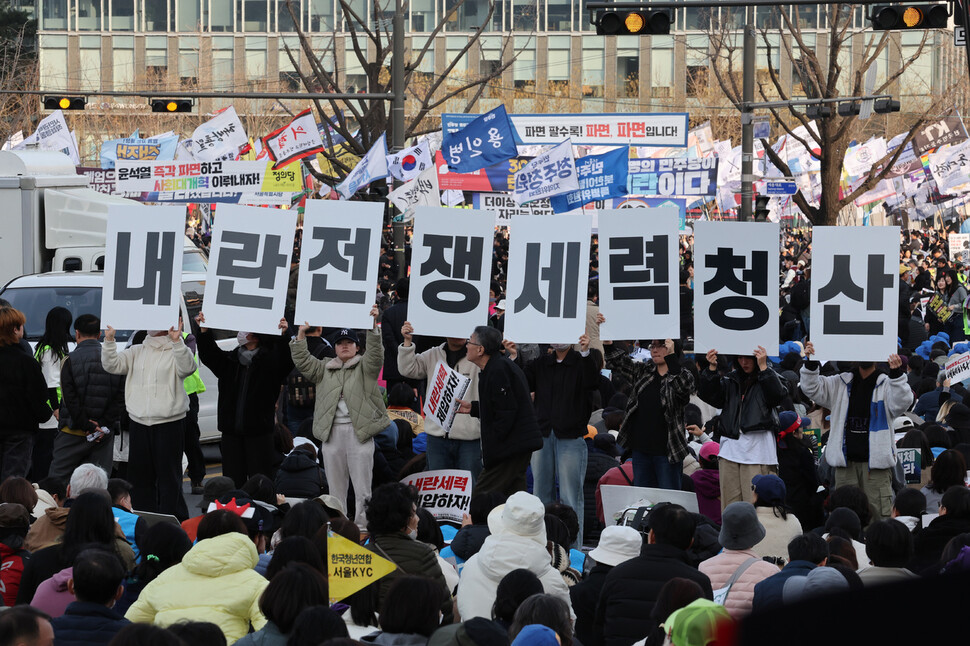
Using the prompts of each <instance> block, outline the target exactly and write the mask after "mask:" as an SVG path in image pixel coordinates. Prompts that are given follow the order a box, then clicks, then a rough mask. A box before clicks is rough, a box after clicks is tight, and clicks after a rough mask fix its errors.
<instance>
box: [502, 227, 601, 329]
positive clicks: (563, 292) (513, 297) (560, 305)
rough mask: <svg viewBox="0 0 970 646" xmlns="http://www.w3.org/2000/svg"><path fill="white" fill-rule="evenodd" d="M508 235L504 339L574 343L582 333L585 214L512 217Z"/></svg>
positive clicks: (586, 243)
mask: <svg viewBox="0 0 970 646" xmlns="http://www.w3.org/2000/svg"><path fill="white" fill-rule="evenodd" d="M512 231H513V233H512V235H511V236H510V237H509V274H508V275H509V279H508V291H507V293H506V297H505V300H506V310H505V338H507V339H510V340H512V341H515V342H516V343H576V342H577V341H578V340H579V337H580V336H582V335H583V334H584V333H585V331H586V290H587V283H588V281H589V236H590V233H591V232H592V221H591V218H590V216H588V215H586V214H585V213H567V214H563V215H515V216H512Z"/></svg>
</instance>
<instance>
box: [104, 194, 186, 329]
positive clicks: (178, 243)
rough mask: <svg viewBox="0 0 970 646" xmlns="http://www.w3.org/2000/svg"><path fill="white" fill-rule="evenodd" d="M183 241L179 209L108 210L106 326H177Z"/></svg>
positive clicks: (182, 211) (182, 215)
mask: <svg viewBox="0 0 970 646" xmlns="http://www.w3.org/2000/svg"><path fill="white" fill-rule="evenodd" d="M184 240H185V209H183V208H181V207H177V206H137V207H130V206H124V205H111V206H109V207H108V224H107V233H106V238H105V254H104V295H103V297H102V301H101V313H100V314H101V320H102V321H104V324H105V325H110V326H111V327H113V328H120V329H132V330H158V329H165V330H167V329H168V328H170V327H176V328H177V327H178V324H179V294H180V293H181V285H182V247H183V242H184ZM186 327H188V326H186Z"/></svg>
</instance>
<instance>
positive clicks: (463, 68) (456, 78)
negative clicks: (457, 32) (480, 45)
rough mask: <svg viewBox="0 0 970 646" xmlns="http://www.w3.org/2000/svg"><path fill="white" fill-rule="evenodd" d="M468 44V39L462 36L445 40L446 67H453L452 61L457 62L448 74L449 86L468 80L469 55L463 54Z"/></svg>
mask: <svg viewBox="0 0 970 646" xmlns="http://www.w3.org/2000/svg"><path fill="white" fill-rule="evenodd" d="M466 44H468V39H467V38H462V37H461V36H448V38H447V39H446V40H445V47H446V49H445V52H446V54H445V65H446V66H447V65H451V63H452V61H456V62H455V66H454V67H453V68H451V72H450V73H449V74H448V83H449V85H458V84H461V83H464V82H465V81H467V80H468V53H467V52H466V53H464V54H462V53H461V50H462V48H463V47H464V46H465V45H466ZM459 55H460V56H461V57H460V58H459Z"/></svg>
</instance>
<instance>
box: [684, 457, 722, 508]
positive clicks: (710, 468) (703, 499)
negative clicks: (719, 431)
mask: <svg viewBox="0 0 970 646" xmlns="http://www.w3.org/2000/svg"><path fill="white" fill-rule="evenodd" d="M720 448H721V445H720V444H718V443H717V442H704V444H703V445H702V446H701V450H700V451H698V452H697V460H698V462H699V463H700V465H701V468H700V469H698V470H697V471H695V472H694V473H692V474H690V479H691V481H693V483H694V493H695V494H697V511H699V512H700V513H701V514H703V515H705V516H707V517H708V518H710V519H711V520H712V521H714V522H715V523H717V524H718V525H720V524H721V485H720V481H721V477H720V473H718V470H717V452H718V450H719V449H720Z"/></svg>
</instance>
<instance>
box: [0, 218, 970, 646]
mask: <svg viewBox="0 0 970 646" xmlns="http://www.w3.org/2000/svg"><path fill="white" fill-rule="evenodd" d="M693 245H694V240H693V236H691V235H686V236H681V237H680V240H679V247H678V249H679V276H676V277H675V278H677V282H678V289H679V301H680V336H679V338H666V339H631V340H628V341H626V342H621V341H610V340H603V336H602V335H601V334H600V329H601V326H603V325H606V324H608V322H609V321H610V320H611V312H610V311H608V310H606V309H605V308H604V309H603V310H601V309H600V307H599V305H598V303H599V300H600V299H599V282H598V276H599V274H600V261H601V260H603V261H604V263H605V262H607V261H606V259H605V257H603V258H601V255H600V253H599V251H598V245H597V239H596V238H595V237H594V238H593V240H592V242H591V245H590V248H589V249H590V251H589V265H590V273H589V277H590V280H589V284H588V291H587V296H588V301H587V303H586V304H585V307H586V321H587V323H586V329H585V333H584V334H582V335H581V336H579V337H578V338H577V339H576V341H575V343H574V344H563V343H553V344H534V343H517V342H516V339H515V338H506V336H505V335H504V330H505V312H506V308H507V307H509V306H510V302H508V301H507V296H508V294H507V293H506V290H507V289H508V281H509V280H511V279H512V277H511V276H509V275H508V273H509V267H508V257H509V238H508V235H507V233H504V234H500V233H496V236H495V239H494V246H493V248H492V257H491V275H490V292H489V318H488V321H487V325H486V324H484V321H483V324H482V325H480V326H478V327H474V328H473V329H469V330H468V334H467V337H461V338H451V337H448V338H438V337H434V336H430V335H427V334H422V330H421V329H420V326H419V325H417V324H414V323H413V322H412V319H411V317H409V310H408V301H409V296H410V294H409V286H410V282H411V281H410V280H409V278H408V277H404V278H398V275H399V273H401V272H399V267H398V264H397V261H396V260H395V257H394V254H393V246H392V245H391V241H390V238H389V235H387V234H385V239H384V240H383V241H382V249H381V254H380V259H379V266H380V268H379V270H378V279H379V280H378V285H376V286H375V288H376V289H375V291H376V298H375V300H374V304H373V307H372V309H371V317H372V325H371V326H370V327H369V328H368V329H361V330H355V329H346V328H345V329H331V328H321V327H314V326H311V325H308V324H305V323H303V322H300V321H295V320H294V316H293V310H292V302H291V303H290V306H288V308H287V311H286V316H285V317H284V318H283V319H281V320H280V321H279V326H278V327H279V333H278V334H276V335H271V334H263V333H252V332H247V331H246V330H245V329H244V330H241V331H238V335H237V337H236V343H235V347H234V348H233V349H231V350H227V349H224V348H223V347H221V346H220V345H219V344H218V343H217V338H216V337H215V335H214V334H213V330H211V329H209V327H207V321H206V314H205V313H204V312H202V313H199V314H198V316H196V317H195V319H194V320H182V321H181V322H180V325H179V326H178V327H175V326H172V327H170V328H169V329H154V330H153V329H149V330H144V331H142V332H139V333H136V334H134V335H133V336H132V339H131V341H130V342H129V343H127V344H124V343H122V342H120V341H118V340H117V339H116V331H115V329H114V328H113V327H111V323H112V322H111V321H101V320H99V318H98V317H99V314H100V313H99V312H86V313H83V314H81V315H80V316H77V317H76V318H74V319H73V320H72V318H71V313H70V312H68V311H67V310H65V309H64V308H54V309H53V310H51V311H50V313H49V314H48V315H47V318H46V321H45V322H44V323H45V332H44V335H43V337H42V338H41V340H40V342H39V343H38V344H37V346H36V348H31V347H30V346H29V344H27V343H26V341H25V340H24V339H23V330H24V326H25V323H26V321H25V318H24V316H23V314H22V313H21V312H20V311H18V310H16V309H14V308H13V307H11V306H9V304H7V303H2V304H0V305H2V308H0V382H2V384H0V413H2V414H0V425H2V431H0V479H2V483H0V503H2V504H0V594H2V601H3V605H5V606H7V608H6V609H4V610H2V611H0V646H4V645H6V644H52V643H53V644H57V645H64V646H67V645H95V644H111V645H112V646H127V645H134V644H139V645H140V644H150V645H152V646H154V645H166V646H167V645H172V646H180V645H185V646H194V645H197V644H198V645H203V644H205V645H218V644H240V645H243V646H253V645H262V646H275V645H279V646H283V645H288V646H317V645H318V644H327V645H331V646H337V645H340V646H343V645H345V644H358V643H359V644H385V645H395V646H425V645H427V646H450V645H462V646H465V645H476V646H493V645H494V646H499V645H509V644H512V645H519V644H527V645H546V644H548V645H561V646H570V645H576V646H580V645H585V646H600V645H603V646H630V645H632V644H651V645H654V644H656V645H660V644H668V643H669V644H674V645H675V646H693V645H695V644H696V645H703V644H736V643H737V644H740V643H745V644H763V643H773V642H776V641H778V640H780V639H784V640H785V641H786V642H790V643H797V644H800V643H806V644H807V643H848V642H849V640H852V641H853V642H858V641H859V640H860V639H870V640H879V639H882V640H884V641H883V643H901V642H903V641H906V640H907V639H914V638H919V637H913V636H914V635H916V636H921V637H922V638H925V637H927V636H928V635H929V634H931V633H930V631H932V630H933V629H934V627H935V628H936V629H941V630H947V631H948V630H951V629H952V630H954V631H957V630H958V629H957V628H956V626H957V625H958V617H959V615H957V614H955V613H954V611H955V610H956V608H957V607H958V606H957V604H958V603H961V602H962V599H965V590H966V584H967V582H968V572H970V489H968V488H967V484H966V482H965V480H966V477H967V474H968V467H967V465H968V462H970V406H968V405H970V396H968V392H967V390H966V388H965V387H964V383H963V382H962V381H957V380H951V379H950V378H949V377H948V376H947V371H946V370H945V365H946V363H947V361H948V360H949V359H950V358H951V357H952V356H956V355H959V354H961V353H964V352H967V351H968V350H970V347H968V341H967V338H968V336H970V311H967V308H968V307H970V300H968V292H967V287H966V285H967V281H968V273H970V263H964V262H963V260H970V259H967V258H962V257H958V256H957V255H956V254H951V253H950V250H949V249H948V246H947V239H946V237H945V235H944V233H943V232H942V231H932V230H923V231H908V232H906V231H904V232H903V234H902V236H901V240H900V255H899V266H898V270H899V278H900V280H899V303H898V330H895V333H896V335H897V336H898V342H897V349H896V350H895V352H892V353H891V354H889V355H888V356H887V357H886V358H885V360H884V361H881V362H843V361H839V360H838V357H817V356H816V353H815V347H814V344H813V342H812V338H813V335H812V331H813V328H814V326H816V325H821V320H822V314H821V313H818V314H817V315H816V316H815V317H812V316H811V307H810V305H811V298H810V294H811V281H812V269H813V265H812V253H813V251H812V232H811V230H798V229H788V230H782V239H781V241H780V246H781V253H780V266H779V267H778V273H777V278H778V282H779V285H780V298H779V303H778V308H779V310H780V317H779V321H780V324H779V330H778V337H777V338H778V340H780V345H779V346H778V347H779V354H777V355H770V354H769V352H768V351H767V350H766V349H765V347H763V346H769V345H771V344H773V343H774V339H768V338H766V339H765V342H764V343H763V344H760V345H758V346H757V347H752V348H751V352H750V353H749V354H744V355H737V356H725V355H724V354H722V353H719V352H718V351H717V349H705V350H704V351H695V349H694V333H695V329H694V328H695V319H694V312H693V304H694V299H695V294H696V293H697V291H696V289H697V288H696V287H695V285H694V246H693ZM415 253H416V252H415ZM408 259H409V260H410V250H409V255H408ZM302 261H303V260H301V259H300V258H299V256H298V255H294V257H293V267H294V269H293V270H291V276H295V275H296V270H295V267H297V266H298V265H299V263H300V262H302ZM293 282H294V284H292V285H291V294H290V297H291V300H292V298H295V294H296V285H295V279H294V281H293ZM210 316H211V314H210ZM240 323H242V324H243V325H242V327H244V328H245V327H246V326H245V324H244V323H245V322H244V321H240ZM159 327H160V328H164V327H167V326H159ZM769 341H770V343H769ZM819 359H823V360H819ZM199 364H202V365H204V366H206V367H207V368H208V369H209V370H210V371H211V372H212V374H214V375H215V377H216V379H217V380H218V429H219V431H220V433H221V440H220V449H221V454H222V472H221V475H207V474H206V465H205V460H204V457H203V455H202V452H201V450H200V447H199V431H198V421H197V417H198V395H199V393H200V392H202V390H203V389H204V388H205V384H204V383H203V382H202V379H201V377H200V375H199V370H198V369H199ZM439 364H443V365H444V366H447V367H448V368H450V369H452V370H453V371H455V372H457V373H458V374H460V375H461V376H462V377H464V378H467V380H468V386H467V390H466V391H465V392H464V394H463V395H461V396H460V397H457V398H456V409H457V413H456V414H455V415H454V417H453V419H452V420H449V421H448V422H447V423H444V422H442V418H439V417H437V416H430V415H424V414H423V412H422V411H423V410H424V406H425V403H426V401H427V399H428V398H434V397H436V396H437V395H436V394H435V393H436V392H437V386H436V384H435V380H436V378H437V377H436V366H438V365H439ZM211 385H212V384H210V386H211ZM965 399H966V403H965V402H964V400H965ZM105 431H108V433H107V434H105ZM120 445H123V447H122V446H120ZM122 449H123V450H122ZM183 455H184V458H183ZM904 455H905V456H908V457H907V458H906V459H903V458H902V457H901V456H904ZM456 470H457V471H459V475H454V474H453V471H456ZM439 471H448V472H449V473H452V475H444V476H429V478H431V479H432V480H433V481H434V482H435V483H436V485H437V486H438V488H441V489H449V488H451V489H456V490H459V491H462V490H465V491H468V492H470V496H469V497H468V499H467V500H465V501H464V504H465V511H466V512H467V513H464V515H463V516H461V521H460V522H456V521H457V519H455V520H454V521H453V520H442V519H441V518H440V517H438V516H437V515H436V513H434V512H436V507H440V506H451V505H450V502H449V504H448V505H440V504H437V505H436V504H431V505H428V504H426V503H427V502H428V501H429V496H428V495H427V494H423V493H422V491H424V488H423V487H416V486H414V485H413V484H412V485H409V484H405V483H404V481H406V480H409V479H411V480H409V481H412V482H413V478H414V477H417V478H418V482H421V481H422V477H421V476H420V475H419V474H424V473H426V472H439ZM461 473H465V475H460V474H461ZM425 480H427V478H426V479H425ZM183 483H184V484H185V486H184V485H183ZM425 484H427V482H425ZM609 485H620V486H621V487H630V486H633V487H638V488H647V489H637V490H634V491H636V492H637V493H635V495H634V497H633V498H632V499H631V500H629V501H627V502H625V503H624V504H623V505H621V506H620V508H610V506H608V504H607V502H608V500H607V498H608V496H607V495H605V493H604V490H603V487H606V486H609ZM183 489H186V492H187V493H188V492H191V494H192V495H193V497H197V496H199V495H201V499H202V501H201V503H200V504H198V505H197V506H196V505H195V504H193V505H192V506H191V507H190V506H189V505H188V504H187V502H186V497H185V495H184V494H183ZM435 491H437V489H435ZM430 498H431V499H434V500H435V501H439V500H440V497H439V496H438V494H434V496H431V497H430ZM445 498H448V496H445ZM452 498H454V496H452ZM695 498H696V507H694V506H693V505H691V504H688V503H685V501H686V500H693V499H695ZM681 503H684V504H681ZM695 508H696V510H697V511H694V510H693V509H695ZM139 512H141V513H145V512H147V513H148V514H147V515H148V516H151V515H152V514H154V515H164V516H173V517H174V518H175V519H177V521H178V524H176V523H173V522H166V521H165V520H162V521H160V522H154V520H157V517H156V518H154V519H153V522H151V523H150V522H148V520H149V519H148V518H147V517H146V516H145V515H140V514H139ZM924 515H930V517H931V519H928V518H927V519H924ZM337 539H342V540H343V541H347V542H349V543H352V544H354V545H356V546H363V548H362V549H363V550H364V551H366V554H367V555H373V557H374V559H375V562H377V560H376V559H377V557H379V558H380V559H384V560H386V561H388V562H389V563H390V564H391V566H392V567H391V568H390V569H391V570H392V571H391V572H390V574H387V575H386V576H381V577H376V576H371V580H368V582H367V584H366V585H364V586H363V587H360V588H359V589H357V590H356V591H354V592H353V593H352V594H350V595H349V596H342V597H341V598H339V599H337V600H336V601H334V599H335V594H334V591H335V589H336V586H337V585H338V584H344V583H346V581H341V580H340V578H342V577H347V576H356V574H355V573H354V572H351V569H354V570H356V569H357V568H356V567H355V568H351V567H350V566H349V565H345V564H347V563H350V562H351V561H353V559H337V558H335V557H336V554H335V553H334V552H333V550H334V545H335V542H334V541H335V540H337ZM341 544H343V543H341ZM341 554H344V553H343V552H341ZM353 562H354V563H371V557H370V556H367V557H366V559H364V560H357V561H353ZM335 564H336V565H335ZM897 611H902V612H901V613H898V614H899V616H896V614H895V613H897ZM914 615H915V616H917V617H922V618H923V619H922V620H920V621H916V619H915V618H914ZM934 617H935V618H934ZM941 622H942V623H943V627H942V628H941V627H940V623H941ZM947 626H949V627H947ZM953 635H954V637H955V638H959V636H958V635H959V633H958V632H954V633H953ZM822 640H824V641H822Z"/></svg>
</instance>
